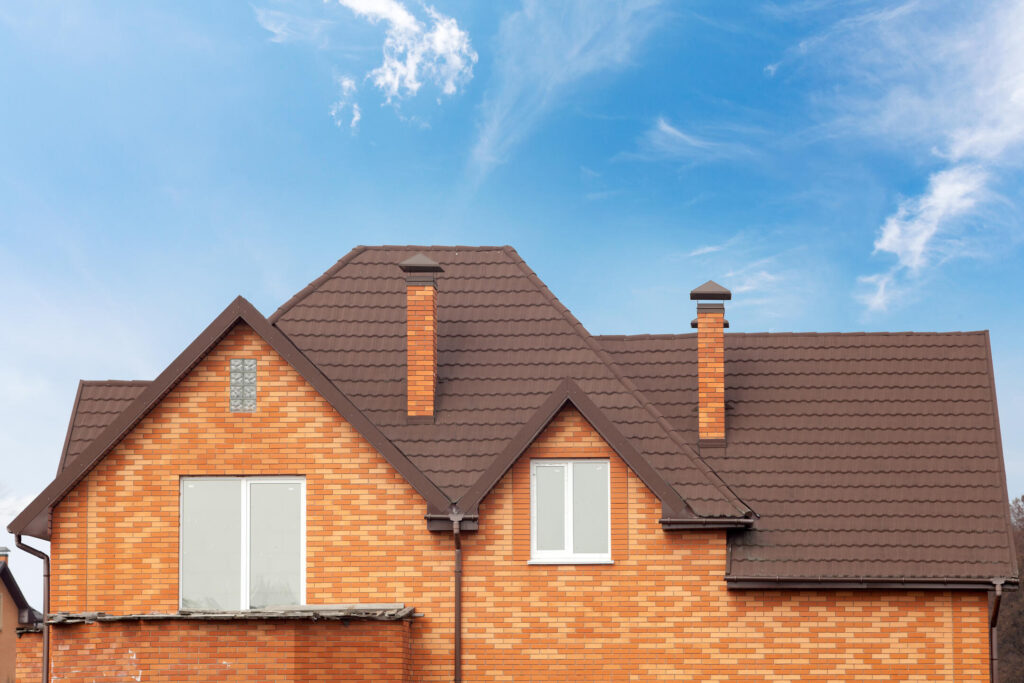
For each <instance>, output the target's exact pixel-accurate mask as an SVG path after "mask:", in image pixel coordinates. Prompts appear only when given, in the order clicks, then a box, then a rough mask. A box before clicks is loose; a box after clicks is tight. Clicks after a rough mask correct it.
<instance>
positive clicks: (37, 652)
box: [4, 633, 43, 683]
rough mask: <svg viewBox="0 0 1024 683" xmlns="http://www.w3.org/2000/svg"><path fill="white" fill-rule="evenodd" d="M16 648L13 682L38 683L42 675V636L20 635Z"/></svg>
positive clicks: (39, 634) (38, 634) (36, 634)
mask: <svg viewBox="0 0 1024 683" xmlns="http://www.w3.org/2000/svg"><path fill="white" fill-rule="evenodd" d="M17 647H18V654H17V656H16V658H15V663H16V665H17V666H16V669H17V671H16V673H15V678H14V680H15V681H16V683H39V679H40V678H42V675H43V669H42V666H43V634H42V633H22V634H21V635H20V636H18V643H17ZM4 683H7V682H6V681H4Z"/></svg>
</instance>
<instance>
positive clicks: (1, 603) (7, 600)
mask: <svg viewBox="0 0 1024 683" xmlns="http://www.w3.org/2000/svg"><path fill="white" fill-rule="evenodd" d="M10 552H11V551H10V549H8V548H4V547H2V546H0V683H14V681H15V677H16V670H15V665H16V664H17V665H18V666H20V665H21V664H22V663H21V662H18V661H17V651H18V640H19V638H21V637H22V636H23V635H24V634H26V633H36V632H38V631H40V630H41V626H40V622H41V621H42V618H43V615H42V614H41V613H40V612H38V611H36V610H34V609H32V607H30V606H29V604H28V601H27V600H26V599H25V595H24V593H22V592H21V588H20V587H19V586H18V582H17V581H15V580H14V573H13V572H11V567H10V565H9V564H7V558H8V557H9V556H10ZM28 656H31V654H29V655H28ZM25 664H26V666H27V667H31V665H32V662H26V663H25Z"/></svg>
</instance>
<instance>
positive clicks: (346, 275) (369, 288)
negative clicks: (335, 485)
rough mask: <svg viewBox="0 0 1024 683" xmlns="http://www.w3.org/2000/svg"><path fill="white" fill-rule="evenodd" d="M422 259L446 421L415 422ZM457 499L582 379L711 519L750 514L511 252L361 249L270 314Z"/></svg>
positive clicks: (439, 414) (440, 410) (440, 411)
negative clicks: (412, 330) (411, 374)
mask: <svg viewBox="0 0 1024 683" xmlns="http://www.w3.org/2000/svg"><path fill="white" fill-rule="evenodd" d="M418 252H423V253H425V254H426V255H427V256H429V257H430V258H431V259H433V260H435V261H437V262H438V263H440V264H441V266H442V267H443V268H444V272H443V273H439V274H438V277H437V289H438V306H437V310H438V313H437V315H438V329H437V340H438V386H437V399H436V417H435V424H431V425H423V424H408V421H407V419H406V415H405V287H406V285H405V278H404V274H403V273H402V272H401V270H400V269H399V268H398V264H399V263H400V262H401V261H403V260H405V259H407V258H409V257H411V256H413V255H415V254H416V253H418ZM271 321H272V322H274V324H275V325H276V326H277V327H278V328H279V329H280V330H282V331H283V332H284V333H285V334H286V335H287V336H288V337H289V338H290V339H291V340H292V342H293V343H294V344H295V345H296V346H297V347H298V348H299V349H300V350H301V351H302V352H303V353H304V354H306V356H307V357H308V358H309V359H310V360H312V361H313V362H314V363H315V364H316V365H317V366H318V367H319V368H320V369H321V370H322V371H323V372H324V373H325V374H326V375H327V376H328V377H329V378H330V379H331V380H332V381H333V382H334V383H335V384H336V385H337V386H338V388H340V389H341V390H342V391H343V392H344V393H345V394H346V395H347V396H348V397H349V398H350V399H351V400H352V401H353V402H354V403H355V404H356V405H357V406H358V407H359V408H360V410H362V411H363V412H364V413H365V414H366V415H367V416H368V417H369V418H370V419H371V420H372V421H373V422H375V423H376V424H377V425H378V427H379V428H380V429H381V430H382V431H383V432H384V433H385V434H386V435H387V437H388V438H389V439H390V440H391V441H392V442H393V443H394V444H395V445H396V446H397V447H398V448H399V449H400V450H401V451H402V452H403V453H405V455H406V456H407V457H408V458H409V459H410V460H411V461H412V462H413V463H414V464H415V465H416V466H417V467H418V468H419V469H420V470H421V471H423V472H424V473H425V474H426V475H427V476H428V477H430V478H431V479H432V480H433V481H434V483H435V484H436V485H437V486H438V487H439V488H441V490H442V491H444V492H445V494H447V495H448V497H449V498H451V499H452V500H453V501H455V500H457V499H458V498H459V497H460V496H462V495H463V494H464V493H465V492H466V491H467V490H468V489H469V487H470V486H471V485H472V484H473V483H474V482H475V481H476V480H477V479H478V478H480V476H481V475H482V474H483V473H484V471H485V470H486V469H487V468H488V466H489V465H491V463H492V462H494V460H495V458H497V457H498V455H499V454H500V453H501V451H502V449H503V448H504V447H505V446H506V444H508V442H509V441H511V440H512V438H513V436H515V434H516V432H517V431H518V430H519V429H520V428H521V427H522V425H523V424H524V423H525V422H526V421H527V420H528V419H529V418H530V416H531V415H532V414H533V413H534V411H536V410H537V409H538V408H539V407H540V406H541V404H542V403H543V402H544V400H545V398H547V397H548V396H549V395H550V394H551V393H552V392H553V391H554V390H555V389H556V387H557V386H558V385H559V383H560V382H561V380H563V379H565V378H571V379H573V380H575V381H576V383H577V384H578V385H579V386H580V387H581V388H582V390H583V391H584V392H585V393H586V394H587V395H588V396H589V397H590V398H591V399H592V400H593V402H594V403H595V404H596V405H597V406H598V408H600V409H601V410H602V411H603V412H604V414H605V415H606V416H607V417H608V418H609V419H611V420H612V421H613V422H614V423H615V425H616V426H617V428H618V429H619V430H620V431H621V432H622V433H623V435H624V436H625V437H626V438H628V439H630V440H631V442H632V443H633V444H634V446H635V447H636V449H637V450H638V451H640V453H642V454H643V455H644V456H646V458H647V459H648V461H649V462H650V463H651V465H652V466H653V467H654V468H655V469H656V470H657V471H658V472H659V473H660V474H661V476H662V477H663V478H664V479H665V480H667V481H668V482H669V483H670V484H672V485H673V486H674V487H675V488H676V490H677V491H678V492H679V494H680V495H681V496H682V497H683V499H684V500H686V502H687V503H688V504H689V505H690V506H691V508H692V509H693V512H695V513H696V514H697V515H700V516H711V517H714V516H741V515H742V514H743V513H744V512H745V511H746V508H745V507H744V506H743V505H742V503H740V502H739V501H737V500H736V499H735V498H734V497H733V496H732V494H731V493H730V492H729V490H728V489H727V488H726V487H725V486H724V485H723V484H722V483H721V481H720V480H719V479H718V477H717V476H716V475H715V474H714V473H713V472H711V471H709V470H708V469H707V468H706V465H704V463H703V462H702V461H700V459H699V458H698V457H697V455H696V453H695V452H693V451H692V450H691V449H690V448H689V447H687V446H685V445H684V444H682V443H681V442H680V441H679V440H678V436H677V435H675V434H672V433H671V430H670V429H669V428H668V427H667V425H666V424H664V423H663V422H661V421H659V420H658V417H657V415H655V414H653V413H652V411H651V410H650V409H648V408H647V407H645V406H644V404H643V402H642V398H641V397H638V395H637V394H636V393H635V392H634V391H631V390H630V387H629V386H627V385H626V384H624V383H623V382H622V381H621V379H620V378H618V377H617V376H616V375H615V373H614V371H613V370H612V369H611V367H610V366H609V364H608V363H607V362H606V360H605V359H603V358H602V352H601V351H600V349H599V348H598V347H597V345H596V343H595V342H594V341H593V339H592V337H590V335H589V334H588V333H587V332H586V330H584V329H583V327H582V325H580V324H579V322H578V321H577V320H576V319H575V318H574V317H573V316H572V315H571V314H570V313H569V312H568V310H567V309H566V308H565V307H564V306H562V305H561V304H560V303H559V302H558V301H557V300H556V299H555V297H554V296H553V295H552V294H551V293H550V292H549V291H548V289H547V288H546V287H545V286H544V285H543V283H541V282H540V280H539V279H538V278H537V276H536V275H534V273H533V272H532V271H531V270H530V269H529V268H528V267H527V266H526V264H525V263H523V261H522V259H521V258H520V257H519V255H518V254H517V253H516V252H515V251H514V250H513V249H511V248H510V247H489V248H466V247H428V248H424V247H369V248H359V249H356V250H354V251H353V252H352V253H350V254H349V255H348V256H346V257H345V258H344V259H342V260H341V261H340V262H339V263H338V264H337V265H335V267H334V268H332V269H331V270H329V271H328V272H327V273H325V274H324V276H323V277H321V278H320V279H319V280H317V281H315V282H314V283H312V285H310V287H308V288H307V289H306V290H303V291H302V292H300V293H299V294H298V295H296V297H295V298H293V299H292V300H291V301H289V302H288V303H287V304H285V305H284V306H283V307H282V308H281V309H280V310H279V311H278V312H277V313H275V314H274V315H273V316H271Z"/></svg>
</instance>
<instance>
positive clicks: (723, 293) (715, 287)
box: [690, 280, 732, 301]
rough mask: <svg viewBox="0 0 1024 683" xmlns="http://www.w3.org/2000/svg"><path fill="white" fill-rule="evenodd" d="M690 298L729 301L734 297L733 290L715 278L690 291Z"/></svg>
mask: <svg viewBox="0 0 1024 683" xmlns="http://www.w3.org/2000/svg"><path fill="white" fill-rule="evenodd" d="M690 299H692V300H694V301H707V300H719V301H728V300H730V299H732V292H730V291H729V290H728V289H726V288H725V287H723V286H722V285H720V284H718V283H717V282H715V281H714V280H708V281H707V282H705V283H704V284H702V285H701V286H700V287H698V288H697V289H694V290H693V291H691V292H690Z"/></svg>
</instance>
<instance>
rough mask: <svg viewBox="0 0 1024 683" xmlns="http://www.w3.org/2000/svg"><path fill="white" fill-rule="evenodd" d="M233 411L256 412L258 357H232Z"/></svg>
mask: <svg viewBox="0 0 1024 683" xmlns="http://www.w3.org/2000/svg"><path fill="white" fill-rule="evenodd" d="M231 412H233V413H253V412H256V359H255V358H232V359H231Z"/></svg>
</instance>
